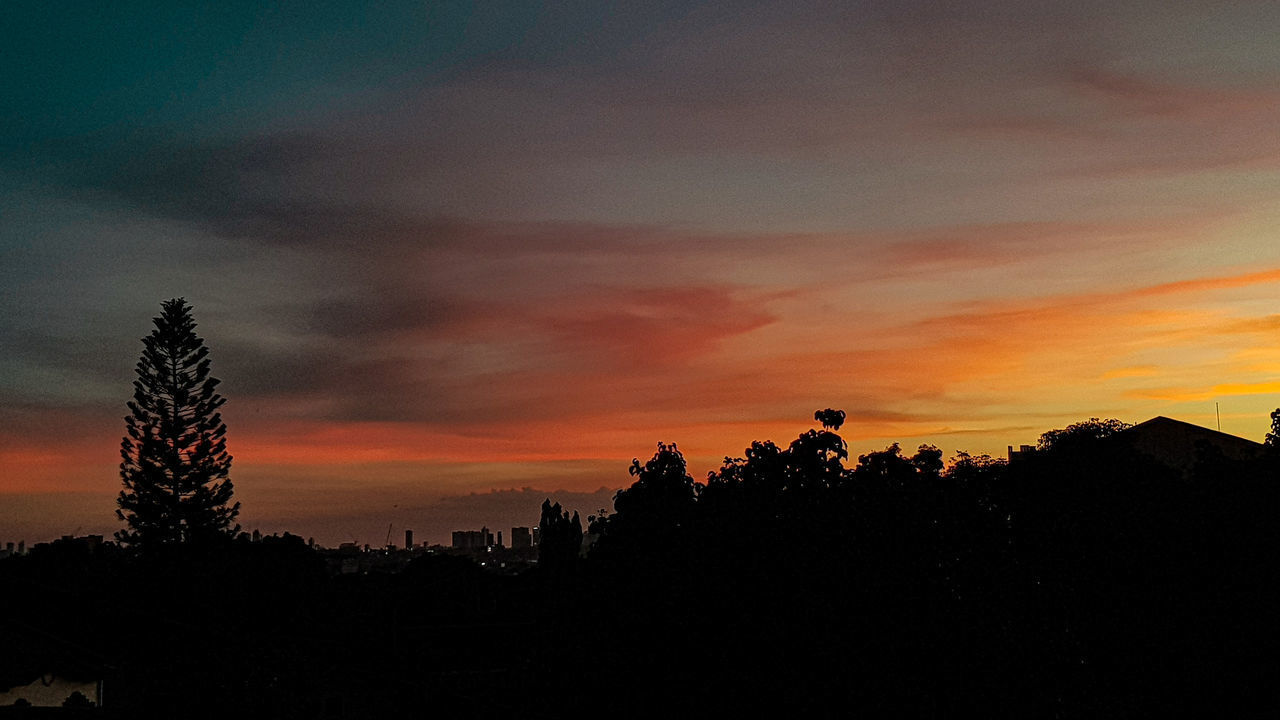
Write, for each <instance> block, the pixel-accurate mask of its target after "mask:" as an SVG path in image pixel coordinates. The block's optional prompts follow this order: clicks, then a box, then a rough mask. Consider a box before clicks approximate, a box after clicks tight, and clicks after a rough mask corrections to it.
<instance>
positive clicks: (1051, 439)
mask: <svg viewBox="0 0 1280 720" xmlns="http://www.w3.org/2000/svg"><path fill="white" fill-rule="evenodd" d="M1131 427H1133V425H1132V424H1131V423H1127V422H1122V421H1120V420H1116V419H1115V418H1109V419H1107V420H1100V419H1098V418H1096V417H1095V418H1089V419H1088V420H1084V421H1081V422H1078V423H1072V424H1071V425H1068V426H1066V427H1065V428H1062V429H1060V430H1049V431H1048V432H1045V433H1043V434H1041V435H1040V441H1039V442H1038V443H1037V444H1036V445H1037V449H1039V450H1062V449H1067V448H1071V449H1075V448H1076V447H1077V446H1079V445H1081V444H1088V443H1090V442H1092V441H1094V440H1102V439H1103V438H1108V437H1111V436H1112V435H1115V434H1116V433H1118V432H1120V431H1121V430H1127V429H1129V428H1131Z"/></svg>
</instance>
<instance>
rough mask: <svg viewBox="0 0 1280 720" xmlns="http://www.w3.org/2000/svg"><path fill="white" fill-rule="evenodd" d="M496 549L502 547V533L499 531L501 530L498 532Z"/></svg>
mask: <svg viewBox="0 0 1280 720" xmlns="http://www.w3.org/2000/svg"><path fill="white" fill-rule="evenodd" d="M498 547H503V545H502V531H501V530H499V531H498Z"/></svg>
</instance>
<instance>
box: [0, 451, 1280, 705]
mask: <svg viewBox="0 0 1280 720" xmlns="http://www.w3.org/2000/svg"><path fill="white" fill-rule="evenodd" d="M1057 440H1058V442H1056V443H1055V444H1054V447H1052V448H1049V449H1046V450H1045V451H1043V452H1040V453H1035V454H1032V455H1030V456H1028V457H1026V458H1024V459H1019V460H1018V461H1016V462H1014V463H1012V464H1010V465H1006V464H1004V463H1003V462H999V461H992V460H991V459H990V458H985V457H981V458H970V457H968V456H965V455H961V456H960V457H959V458H957V459H956V460H955V461H953V463H952V465H951V466H950V467H948V468H946V469H944V468H943V463H942V459H941V453H939V452H937V451H936V450H935V449H933V448H927V447H926V448H921V450H920V451H919V452H918V453H916V454H915V455H913V456H906V455H903V454H902V453H901V452H899V451H898V449H897V447H896V446H894V447H891V448H889V449H888V450H886V451H884V452H880V453H871V454H869V455H865V456H862V457H861V458H859V459H858V461H857V463H856V464H853V465H852V467H847V466H846V459H845V456H844V450H843V448H844V445H843V442H842V441H840V439H839V437H838V436H837V435H835V434H834V433H833V432H829V431H828V430H814V431H810V432H808V433H806V434H805V435H802V436H801V437H800V438H798V439H797V440H796V441H795V442H794V443H792V444H791V445H790V446H789V447H786V448H779V447H777V446H774V445H772V444H771V443H756V444H754V445H753V446H752V448H750V449H749V450H748V452H747V453H746V457H744V458H739V459H728V461H727V462H726V465H725V467H724V468H722V469H721V470H720V471H718V472H717V473H714V474H713V475H712V476H711V477H710V478H708V480H707V482H706V483H705V484H703V483H697V484H695V483H694V482H693V480H692V478H690V477H688V475H687V474H686V473H685V469H684V463H683V458H682V457H681V456H680V455H679V452H678V451H676V450H675V448H674V447H660V448H659V451H658V453H657V454H655V455H654V457H653V458H652V459H651V460H650V461H649V462H648V463H645V464H643V465H641V464H639V463H637V464H636V466H635V467H634V468H633V474H634V478H635V484H634V485H633V486H632V487H631V488H630V489H629V490H626V491H623V492H622V493H620V494H619V496H618V498H617V502H616V507H615V511H614V512H613V513H611V514H609V515H608V516H606V517H604V518H596V519H595V520H594V521H592V522H591V523H590V526H589V527H588V528H587V531H588V533H589V534H590V535H591V536H593V538H598V540H597V542H596V543H595V545H594V546H593V547H592V550H591V552H590V553H589V554H588V556H587V557H585V558H580V557H579V552H578V548H579V547H580V538H581V535H580V533H581V530H579V529H578V528H577V527H575V526H574V525H573V524H572V523H571V521H570V520H569V519H568V518H566V517H564V516H563V515H561V514H560V513H559V512H558V508H556V509H552V510H550V511H549V512H548V511H544V516H543V524H542V535H543V546H542V557H541V559H540V562H539V563H538V565H537V566H536V567H533V568H530V569H529V570H528V571H526V572H522V573H517V574H498V573H491V572H488V571H486V570H484V569H482V568H480V567H479V566H478V565H476V564H475V563H474V562H472V561H470V560H468V559H466V558H461V557H452V556H447V555H426V554H424V555H421V556H419V557H418V558H416V559H415V560H413V561H412V562H411V563H409V564H408V566H407V567H405V568H404V569H403V570H402V571H400V572H370V573H368V574H354V575H342V574H335V573H332V572H330V571H329V569H328V568H327V566H326V564H325V561H324V560H323V559H322V558H321V556H320V555H318V554H317V553H316V552H315V551H313V550H311V549H309V548H308V547H306V545H305V544H304V543H303V542H302V541H301V540H300V539H298V538H294V537H292V536H286V537H284V538H268V539H265V540H264V541H263V542H260V543H250V542H248V541H247V540H245V539H243V538H242V539H239V540H228V541H225V542H221V543H215V544H212V545H209V546H204V547H184V548H180V549H164V550H162V551H154V552H151V553H149V554H146V553H137V552H126V551H124V550H122V549H119V548H116V547H115V546H113V545H111V544H109V543H108V544H104V545H101V546H99V547H96V548H89V547H88V546H87V545H86V544H85V543H82V542H62V543H54V544H52V545H49V546H45V547H43V548H41V549H40V551H39V552H32V553H30V554H29V555H27V556H24V557H13V558H9V559H7V560H3V561H0V597H3V599H4V602H3V604H2V605H3V624H0V632H2V633H3V636H2V637H0V648H3V649H2V650H0V690H2V689H4V688H8V687H12V686H15V685H23V684H26V683H28V682H31V681H32V680H33V679H35V678H36V677H38V676H41V674H45V676H46V677H49V676H51V675H52V674H57V675H59V676H64V677H81V678H92V679H95V680H101V681H102V692H103V694H102V701H103V702H102V705H103V707H101V708H95V709H91V710H82V711H71V710H61V709H56V710H55V709H49V710H44V709H38V708H33V709H30V710H20V709H14V708H4V709H0V715H13V716H18V715H25V716H30V717H38V716H48V717H53V716H66V717H71V716H80V717H121V718H125V717H144V716H149V715H153V714H155V713H156V712H161V711H163V712H165V713H166V714H170V716H172V717H215V716H218V717H228V716H239V717H268V718H272V717H278V718H295V717H296V718H316V717H322V718H358V717H425V716H427V715H432V716H441V717H486V718H488V717H504V716H512V717H514V716H517V715H518V716H521V717H562V716H565V715H570V714H572V715H586V716H593V717H615V716H623V717H626V716H637V715H645V714H652V713H661V714H663V715H667V716H675V717H681V716H688V715H692V714H694V713H704V712H706V713H714V714H715V715H716V716H723V715H726V714H728V713H734V712H743V713H745V712H750V713H751V714H752V715H753V716H754V715H757V714H759V713H760V712H762V711H768V710H777V711H782V712H786V713H787V715H788V716H798V715H801V714H813V715H818V716H829V715H839V716H850V715H857V714H866V715H871V716H878V715H893V716H899V717H965V716H971V715H976V716H983V717H1010V718H1014V717H1017V718H1022V717H1069V718H1074V717H1080V718H1095V717H1114V718H1126V717H1135V718H1137V717H1158V716H1219V717H1274V716H1276V714H1277V712H1280V683H1277V682H1276V681H1275V679H1276V678H1277V677H1280V613H1278V612H1277V599H1280V596H1278V594H1277V588H1278V583H1277V579H1276V578H1277V575H1278V571H1280V562H1278V561H1277V550H1280V523H1278V522H1277V518H1278V517H1280V487H1278V486H1277V481H1278V480H1280V472H1277V463H1276V460H1275V458H1274V456H1273V455H1271V454H1269V453H1265V452H1259V453H1257V455H1256V457H1249V458H1244V459H1241V458H1235V459H1232V458H1229V457H1227V456H1225V455H1224V454H1223V453H1221V452H1219V451H1217V450H1216V449H1215V448H1214V447H1212V445H1211V444H1207V443H1201V446H1200V447H1198V448H1196V449H1195V452H1194V453H1189V454H1188V455H1187V457H1192V458H1194V459H1193V460H1192V461H1189V462H1182V463H1181V464H1176V463H1175V464H1170V462H1169V461H1167V459H1165V460H1157V459H1155V458H1153V457H1151V456H1150V455H1148V454H1145V453H1143V452H1141V451H1139V450H1137V449H1135V447H1134V445H1133V443H1132V442H1131V440H1130V439H1129V438H1128V437H1127V436H1126V434H1125V433H1123V432H1121V433H1118V434H1114V435H1112V436H1110V437H1106V438H1103V439H1096V438H1087V437H1086V438H1072V437H1069V436H1068V437H1065V438H1057Z"/></svg>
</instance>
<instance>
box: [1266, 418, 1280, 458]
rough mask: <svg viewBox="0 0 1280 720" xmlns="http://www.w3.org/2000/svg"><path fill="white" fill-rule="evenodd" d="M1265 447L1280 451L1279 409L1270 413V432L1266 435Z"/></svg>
mask: <svg viewBox="0 0 1280 720" xmlns="http://www.w3.org/2000/svg"><path fill="white" fill-rule="evenodd" d="M1266 443H1267V447H1269V448H1271V449H1273V450H1277V449H1280V408H1276V409H1275V410H1273V411H1271V432H1269V433H1267V439H1266Z"/></svg>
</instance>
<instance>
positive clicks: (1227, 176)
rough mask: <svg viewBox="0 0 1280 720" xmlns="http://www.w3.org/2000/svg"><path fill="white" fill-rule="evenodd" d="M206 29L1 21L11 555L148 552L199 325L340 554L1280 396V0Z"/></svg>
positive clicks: (1262, 424)
mask: <svg viewBox="0 0 1280 720" xmlns="http://www.w3.org/2000/svg"><path fill="white" fill-rule="evenodd" d="M196 5H197V4H195V3H174V2H156V3H145V2H120V3H88V2H85V3H68V4H61V5H50V4H48V3H38V2H29V1H27V0H12V1H10V2H5V3H0V40H2V41H3V42H2V43H0V47H3V48H4V49H3V51H0V53H2V55H0V57H2V58H3V62H0V87H3V88H5V91H4V92H3V93H0V298H2V307H3V309H4V312H3V313H2V314H0V541H5V540H8V541H15V540H18V539H26V540H27V541H28V542H34V541H38V540H46V539H50V538H53V537H56V536H58V535H61V534H67V533H79V534H84V533H90V532H97V533H105V534H110V533H111V532H113V531H114V530H116V529H118V528H119V523H118V521H117V520H116V519H115V517H114V497H115V495H116V494H117V493H118V492H119V490H120V487H121V486H120V479H119V474H118V468H117V466H118V463H119V444H120V439H121V436H122V435H123V431H124V421H123V418H124V415H125V413H126V408H125V402H126V401H127V400H128V399H129V397H130V396H131V394H132V387H131V383H132V380H133V367H134V364H135V363H136V362H137V358H138V355H139V352H140V351H141V347H142V346H141V342H140V339H141V338H142V337H143V336H145V335H146V334H148V333H149V332H150V329H151V321H152V318H153V317H154V316H155V315H157V314H158V313H159V309H160V303H161V302H162V301H163V300H166V299H168V298H172V297H185V298H186V299H187V300H188V301H189V302H190V303H191V304H192V305H193V307H194V315H195V319H196V321H197V323H198V324H199V327H198V332H199V333H200V335H201V336H202V337H203V338H204V340H205V342H206V344H207V345H208V346H209V348H210V351H211V355H210V357H211V358H212V361H213V374H214V375H215V376H216V377H218V378H220V379H221V380H222V384H221V385H220V390H221V392H222V394H223V395H224V396H225V397H226V398H227V404H226V406H225V408H224V410H223V415H224V418H225V420H226V422H227V425H228V428H229V429H228V434H227V441H228V449H229V450H230V452H231V454H232V455H233V456H234V458H235V460H234V464H233V467H232V473H231V478H232V480H233V481H234V483H235V488H236V497H237V499H239V500H240V501H241V503H242V511H241V517H240V522H241V524H242V525H244V526H245V527H246V529H252V528H259V529H261V530H262V531H263V532H280V531H285V530H288V531H291V532H294V533H296V534H301V535H303V536H304V537H305V536H312V537H315V538H316V540H317V541H319V542H322V543H326V544H337V543H338V542H345V541H351V540H355V541H358V542H362V543H364V542H367V543H371V544H374V545H380V544H382V542H383V541H384V538H385V535H386V533H387V532H388V531H387V527H388V526H391V527H392V528H393V531H392V536H393V538H400V537H401V536H402V535H401V533H402V530H403V529H405V528H412V529H414V530H415V534H416V537H417V538H418V539H419V540H426V541H429V542H446V543H447V542H448V539H449V532H450V531H451V530H456V529H473V528H478V527H479V526H480V525H481V524H487V525H488V526H489V527H490V528H491V529H506V528H509V527H511V526H513V525H532V524H535V523H536V522H537V519H538V515H537V513H538V505H539V504H540V503H541V501H542V499H543V498H544V497H553V498H555V499H560V500H561V501H562V502H564V504H565V505H566V506H567V507H574V508H578V509H581V510H582V512H583V514H584V515H586V514H588V513H591V512H595V511H596V510H597V509H598V508H602V507H606V508H607V507H610V502H611V497H612V494H613V492H614V491H615V490H616V489H617V488H620V487H624V486H626V485H627V484H629V482H630V478H629V476H628V475H627V467H628V465H629V464H630V461H631V458H633V457H641V458H642V459H643V458H646V457H648V456H650V455H651V454H652V453H653V451H654V450H655V449H656V443H658V442H659V441H665V442H676V443H678V444H679V447H680V448H681V450H682V451H683V452H684V453H685V455H686V457H687V458H688V459H689V462H690V469H691V471H692V473H693V474H694V476H695V477H704V476H705V474H706V473H707V472H708V471H710V470H713V469H715V468H716V467H718V466H719V463H720V460H721V459H722V458H723V457H724V456H726V455H731V456H733V455H741V454H742V451H743V449H744V448H745V447H746V446H747V445H749V444H750V442H751V441H752V440H760V439H772V440H774V441H776V442H778V443H779V444H784V443H787V442H789V441H790V440H791V439H794V437H795V436H796V435H798V434H799V433H800V432H803V431H804V430H806V429H808V428H810V427H812V426H813V422H812V417H813V411H814V410H816V409H819V408H825V407H834V408H843V409H844V410H845V411H846V412H847V413H848V416H849V417H848V421H847V424H846V425H845V427H844V429H843V431H842V434H843V435H844V437H845V438H846V440H847V441H848V442H849V445H850V449H851V452H852V454H853V455H855V456H856V455H857V454H859V453H864V452H868V451H871V450H878V449H883V448H884V447H885V446H887V445H888V444H890V443H893V442H900V443H901V444H902V446H903V447H904V448H907V449H913V448H914V447H916V446H917V445H919V444H922V443H931V444H936V445H937V446H938V447H940V448H941V449H942V450H943V451H944V452H945V453H946V454H947V455H948V456H950V455H953V454H955V453H956V452H957V451H961V450H964V451H968V452H973V453H979V452H988V453H991V454H993V455H999V456H1003V454H1004V450H1005V447H1006V446H1007V445H1011V444H1012V445H1019V444H1024V443H1026V444H1030V443H1034V442H1035V440H1036V438H1037V437H1038V436H1039V434H1040V433H1042V432H1044V431H1046V430H1049V429H1051V428H1057V427H1063V426H1065V425H1067V424H1069V423H1072V422H1076V421H1079V420H1083V419H1086V418H1089V417H1115V418H1119V419H1121V420H1125V421H1128V422H1139V421H1142V420H1145V419H1148V418H1150V417H1153V416H1156V415H1166V416H1170V417H1175V418H1178V419H1181V420H1185V421H1188V422H1194V423H1198V424H1201V425H1205V426H1209V427H1217V423H1218V418H1217V415H1216V414H1215V409H1216V408H1217V409H1218V410H1219V411H1220V415H1221V427H1222V429H1223V430H1224V431H1226V432H1230V433H1234V434H1237V435H1240V436H1243V437H1247V438H1251V439H1254V440H1261V439H1262V438H1263V436H1264V435H1265V433H1266V432H1267V430H1268V429H1269V424H1270V421H1269V418H1268V414H1269V413H1270V411H1271V410H1272V409H1275V408H1276V407H1277V406H1280V344H1278V343H1277V342H1276V340H1277V334H1278V331H1280V309H1278V307H1277V303H1276V300H1277V298H1278V297H1280V243H1277V242H1276V241H1275V239H1276V238H1275V236H1276V231H1275V229H1274V228H1275V227H1276V225H1277V222H1276V221H1277V220H1278V219H1280V133H1277V132H1276V129H1277V127H1280V44H1278V43H1276V42H1275V38H1276V35H1277V32H1280V4H1277V3H1274V2H1232V1H1230V0H1159V1H1155V0H1152V1H1136V0H1135V1H1131V2H1115V1H1114V0H1109V1H1107V2H1092V1H1090V0H1080V1H1074V2H1070V3H1064V2H1037V1H1036V0H1007V1H1006V0H984V1H982V2H977V1H974V0H956V1H954V2H947V3H935V2H923V1H921V2H889V1H887V0H886V1H881V2H856V1H851V2H843V3H810V2H804V1H798V2H795V1H793V2H786V3H759V4H757V3H732V4H730V3H696V2H645V3H617V4H615V3H607V2H598V1H592V2H580V3H556V4H538V3H533V2H517V3H499V2H486V3H480V4H470V3H458V2H430V3H423V2H419V3H401V2H380V3H370V4H368V5H367V6H366V5H365V4H362V3H353V2H311V3H286V4H274V3H261V2H230V1H229V2H221V3H212V4H203V3H202V4H200V5H208V6H207V7H196Z"/></svg>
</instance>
